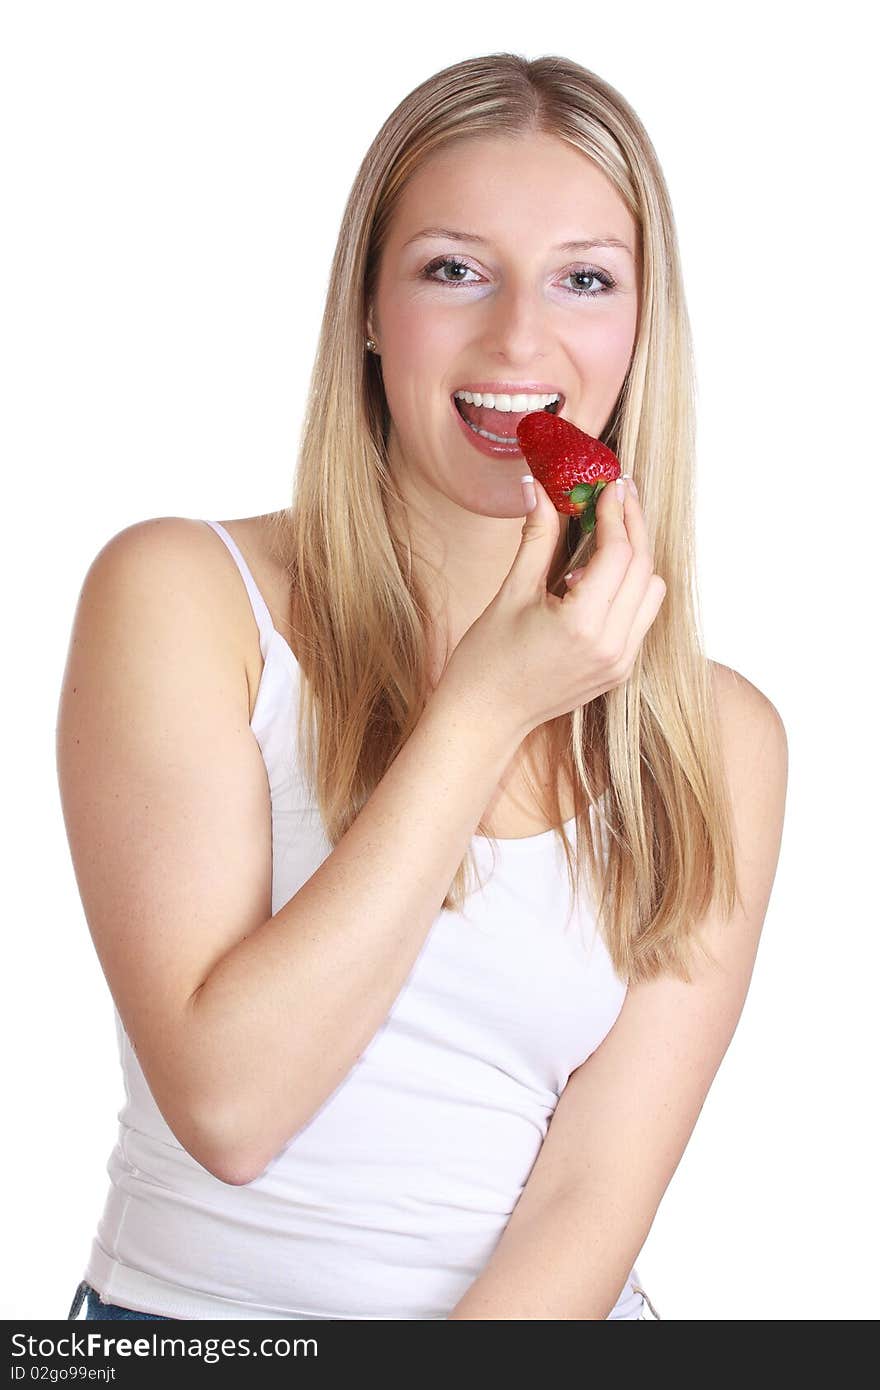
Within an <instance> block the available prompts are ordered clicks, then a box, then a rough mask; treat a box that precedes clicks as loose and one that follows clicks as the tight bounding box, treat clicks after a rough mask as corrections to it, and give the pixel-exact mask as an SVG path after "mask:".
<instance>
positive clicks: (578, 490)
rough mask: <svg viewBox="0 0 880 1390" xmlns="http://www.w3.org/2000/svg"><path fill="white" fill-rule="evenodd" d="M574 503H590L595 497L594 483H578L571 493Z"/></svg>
mask: <svg viewBox="0 0 880 1390" xmlns="http://www.w3.org/2000/svg"><path fill="white" fill-rule="evenodd" d="M568 495H569V497H570V498H571V500H572V502H589V501H590V498H591V497H592V496H593V485H592V483H576V484H575V486H574V487H573V488H571V490H570V491H569V494H568Z"/></svg>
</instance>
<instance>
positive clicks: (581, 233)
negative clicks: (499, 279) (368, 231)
mask: <svg viewBox="0 0 880 1390" xmlns="http://www.w3.org/2000/svg"><path fill="white" fill-rule="evenodd" d="M430 226H446V227H457V228H462V229H465V230H467V231H470V232H475V233H477V234H478V235H480V236H482V237H485V238H486V239H487V240H488V241H490V242H492V243H493V244H495V245H498V246H504V245H512V246H515V247H522V245H523V238H524V237H526V236H528V237H529V240H531V237H532V235H534V236H535V237H536V239H537V240H538V241H540V242H541V244H542V249H543V243H545V242H546V243H547V244H548V245H550V244H555V243H556V242H562V241H567V240H571V239H575V238H577V237H590V236H618V237H621V238H622V239H623V240H626V241H627V243H628V245H629V246H631V247H633V248H634V247H635V236H636V226H635V222H634V220H633V218H632V216H631V214H630V212H629V209H628V208H627V206H626V204H625V203H624V201H623V199H622V198H621V196H620V194H619V193H618V192H617V190H616V189H615V187H614V185H613V184H612V183H611V181H610V180H609V179H608V178H607V177H606V175H605V174H604V173H603V172H602V170H601V169H600V168H599V167H598V165H596V164H594V162H593V161H592V160H591V159H590V158H589V157H588V156H587V155H585V154H582V153H581V151H580V150H576V149H574V148H573V147H572V146H571V145H568V144H566V143H565V141H563V140H560V139H558V138H557V137H555V136H552V135H544V134H540V135H534V134H530V135H528V136H521V137H520V136H517V137H510V136H491V137H470V138H468V139H466V140H459V141H456V142H455V143H453V144H451V145H449V146H446V147H445V148H444V149H442V150H440V151H438V152H437V153H436V154H434V155H432V156H431V158H430V159H428V160H427V161H426V162H425V163H424V164H422V166H421V167H420V168H419V169H418V171H417V172H416V173H415V174H414V175H413V177H412V178H411V179H410V181H409V183H408V184H407V186H406V188H405V189H404V191H403V193H402V195H401V198H400V201H399V203H398V205H397V208H396V209H395V215H394V218H393V221H392V226H391V228H390V229H389V232H390V236H389V239H390V240H391V241H392V242H394V243H395V244H396V245H397V246H398V247H401V246H403V244H404V243H405V242H406V241H407V240H408V238H410V237H411V236H413V235H414V233H416V232H418V231H420V230H421V229H422V228H423V227H430Z"/></svg>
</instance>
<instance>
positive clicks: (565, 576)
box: [563, 570, 574, 584]
mask: <svg viewBox="0 0 880 1390" xmlns="http://www.w3.org/2000/svg"><path fill="white" fill-rule="evenodd" d="M573 575H574V570H572V572H571V574H566V575H564V576H563V578H564V579H565V582H566V584H567V583H568V581H569V580H570V579H571V578H572V576H573Z"/></svg>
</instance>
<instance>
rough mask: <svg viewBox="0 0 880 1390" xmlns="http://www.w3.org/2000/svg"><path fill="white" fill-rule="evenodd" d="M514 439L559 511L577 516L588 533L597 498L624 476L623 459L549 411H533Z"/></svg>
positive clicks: (526, 417) (592, 520)
mask: <svg viewBox="0 0 880 1390" xmlns="http://www.w3.org/2000/svg"><path fill="white" fill-rule="evenodd" d="M516 437H517V440H518V442H519V447H520V449H521V450H522V452H523V456H524V458H525V460H526V462H527V463H528V465H529V468H530V469H531V471H532V474H533V475H534V477H536V478H537V479H538V482H539V483H540V484H541V486H542V487H543V488H544V491H545V492H546V493H547V496H548V497H549V498H550V501H551V502H552V503H553V505H554V507H555V508H556V510H557V511H558V512H563V513H565V515H566V516H579V517H580V519H581V529H582V530H583V532H584V535H587V536H588V535H589V534H590V532H591V531H592V530H593V528H594V526H595V525H596V501H597V499H598V496H599V493H600V492H601V491H602V489H603V487H604V486H605V484H606V483H610V482H613V481H614V479H615V478H617V477H619V476H620V460H619V459H618V458H617V456H616V454H613V453H612V452H611V450H610V449H609V448H607V446H606V445H604V444H603V443H602V442H601V441H600V440H598V439H594V438H593V436H592V435H591V434H586V433H585V431H584V430H580V429H578V427H577V425H573V424H572V423H571V421H570V420H563V419H562V417H561V416H560V415H553V414H551V412H550V411H549V410H532V411H530V412H529V414H528V415H524V416H523V418H522V419H521V420H520V422H519V424H518V425H517V427H516Z"/></svg>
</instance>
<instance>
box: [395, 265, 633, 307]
mask: <svg viewBox="0 0 880 1390" xmlns="http://www.w3.org/2000/svg"><path fill="white" fill-rule="evenodd" d="M441 270H444V271H445V270H450V271H455V272H456V273H457V278H456V279H447V278H446V276H445V275H444V276H441V277H440V278H437V272H438V271H441ZM468 270H469V271H471V273H472V274H473V275H476V274H477V271H475V270H474V269H473V267H472V266H469V265H468V264H467V263H466V262H465V261H461V260H459V259H458V257H457V256H438V257H437V258H436V259H435V260H433V261H431V262H430V263H429V264H428V265H426V266H425V268H424V270H423V271H422V278H423V279H425V280H432V281H433V282H434V284H435V285H445V286H447V287H449V288H451V289H454V288H455V287H456V286H458V285H468V284H475V283H476V282H475V281H473V280H465V279H464V276H463V272H465V271H468ZM564 278H565V279H566V280H575V279H580V280H593V281H595V283H596V284H597V285H599V286H601V288H599V289H583V288H580V289H575V288H571V287H569V290H568V293H569V294H576V295H579V296H580V295H583V296H586V297H587V298H588V299H595V298H598V296H599V295H603V294H608V293H609V291H611V290H613V289H614V288H615V282H614V281H613V280H612V278H611V276H610V275H608V274H606V272H605V271H604V270H591V269H588V268H587V267H582V268H581V269H579V270H570V271H568V273H567V274H566V276H565V277H564Z"/></svg>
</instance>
